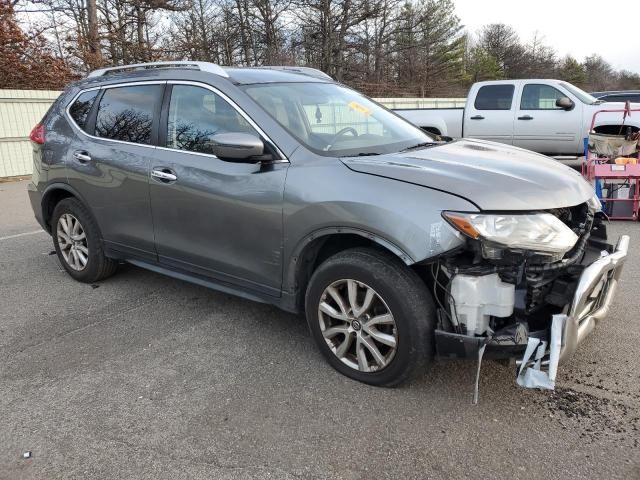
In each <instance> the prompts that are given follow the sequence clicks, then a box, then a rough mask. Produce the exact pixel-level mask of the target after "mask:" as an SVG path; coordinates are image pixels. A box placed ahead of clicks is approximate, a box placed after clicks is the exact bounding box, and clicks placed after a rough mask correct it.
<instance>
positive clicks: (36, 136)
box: [29, 123, 44, 145]
mask: <svg viewBox="0 0 640 480" xmlns="http://www.w3.org/2000/svg"><path fill="white" fill-rule="evenodd" d="M29 139H30V140H31V141H32V142H33V143H37V144H38V145H44V125H43V124H42V123H39V124H37V125H36V126H35V127H33V130H31V133H30V134H29Z"/></svg>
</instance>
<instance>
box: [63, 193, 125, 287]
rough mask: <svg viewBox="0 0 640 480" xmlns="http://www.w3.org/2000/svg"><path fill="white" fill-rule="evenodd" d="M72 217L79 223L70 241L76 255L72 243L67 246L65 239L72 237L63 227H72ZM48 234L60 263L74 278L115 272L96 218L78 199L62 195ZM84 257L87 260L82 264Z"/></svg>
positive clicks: (99, 277)
mask: <svg viewBox="0 0 640 480" xmlns="http://www.w3.org/2000/svg"><path fill="white" fill-rule="evenodd" d="M61 218H62V219H63V221H62V222H61ZM74 219H75V221H77V222H78V224H79V228H78V229H77V231H76V234H75V235H72V236H73V239H72V241H71V242H70V243H73V244H74V246H75V248H76V249H77V250H76V253H77V255H78V256H75V255H74V254H73V252H71V248H74V246H71V247H70V246H69V242H67V241H66V240H65V238H66V239H68V238H71V237H70V236H69V235H68V234H67V232H66V231H65V228H64V227H65V225H66V227H67V228H72V226H75V225H76V224H75V223H74ZM60 232H62V235H61V234H60ZM72 233H73V232H72ZM83 234H84V235H83ZM51 235H52V237H53V245H54V247H55V249H56V253H57V254H58V258H59V259H60V263H61V264H62V266H63V267H64V269H65V270H66V271H67V272H68V273H69V275H71V277H73V278H74V279H75V280H78V281H79V282H84V283H93V282H97V281H99V280H103V279H105V278H107V277H109V276H111V275H113V274H114V273H115V271H116V268H117V266H118V264H117V262H116V261H115V260H113V259H111V258H108V257H106V256H105V254H104V244H103V242H102V236H101V235H100V229H99V228H98V225H97V223H96V221H95V219H94V218H93V216H92V215H91V213H90V212H89V210H87V208H86V207H85V206H84V205H83V204H82V203H80V202H79V201H78V200H77V199H75V198H65V199H63V200H61V201H60V202H59V203H58V204H57V205H56V207H55V209H54V210H53V215H52V219H51ZM80 249H82V250H80ZM83 258H84V259H86V262H85V263H84V265H83V262H82V259H83Z"/></svg>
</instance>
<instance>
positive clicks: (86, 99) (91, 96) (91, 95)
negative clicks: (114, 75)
mask: <svg viewBox="0 0 640 480" xmlns="http://www.w3.org/2000/svg"><path fill="white" fill-rule="evenodd" d="M98 93H99V90H91V91H89V92H84V93H82V94H81V95H80V96H79V97H78V98H76V100H75V101H74V102H73V103H72V104H71V106H70V107H69V115H71V118H72V119H73V121H74V122H76V125H78V127H80V128H81V129H82V130H85V131H86V125H87V118H88V117H89V112H90V111H91V107H93V103H94V102H95V100H96V97H97V96H98Z"/></svg>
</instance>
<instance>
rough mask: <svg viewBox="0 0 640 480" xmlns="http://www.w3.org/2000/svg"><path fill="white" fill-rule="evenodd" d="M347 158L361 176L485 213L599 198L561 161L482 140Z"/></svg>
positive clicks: (576, 203) (552, 205)
mask: <svg viewBox="0 0 640 480" xmlns="http://www.w3.org/2000/svg"><path fill="white" fill-rule="evenodd" d="M341 160H342V162H343V163H344V164H345V165H346V166H347V167H348V168H350V169H351V170H354V171H356V172H361V173H367V174H371V175H378V176H381V177H386V178H392V179H395V180H400V181H403V182H409V183H413V184H417V185H422V186H425V187H429V188H433V189H437V190H441V191H444V192H448V193H452V194H454V195H457V196H459V197H463V198H465V199H467V200H469V201H471V202H472V203H474V204H476V205H477V206H478V207H479V208H480V209H481V210H542V209H550V208H558V207H568V206H573V205H578V204H580V203H583V202H586V201H587V200H588V199H589V198H591V197H592V196H593V195H594V189H593V187H592V186H591V185H590V184H589V183H587V182H586V181H585V180H584V179H583V178H582V176H581V175H580V174H579V173H578V172H576V171H575V170H573V169H571V168H569V167H567V166H565V165H562V164H561V163H559V162H558V161H556V160H553V159H551V158H549V157H545V156H544V155H539V154H537V153H534V152H530V151H528V150H523V149H521V148H516V147H511V146H508V145H502V144H499V143H493V142H486V141H482V140H470V139H469V140H467V139H465V140H458V141H455V142H451V143H446V144H443V145H438V146H436V147H430V148H425V149H422V150H414V151H408V152H404V153H394V154H388V155H379V156H371V157H355V158H341ZM442 207H443V208H446V205H442Z"/></svg>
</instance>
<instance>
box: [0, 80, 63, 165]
mask: <svg viewBox="0 0 640 480" xmlns="http://www.w3.org/2000/svg"><path fill="white" fill-rule="evenodd" d="M58 95H60V92H56V91H51V90H0V177H13V176H16V175H29V174H31V170H32V168H33V160H32V157H31V144H30V142H29V132H31V129H32V128H33V127H34V126H35V125H36V123H38V122H39V121H40V120H41V119H42V117H43V116H44V114H45V113H46V112H47V110H48V109H49V106H50V105H51V104H52V103H53V101H54V100H55V99H56V98H58Z"/></svg>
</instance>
